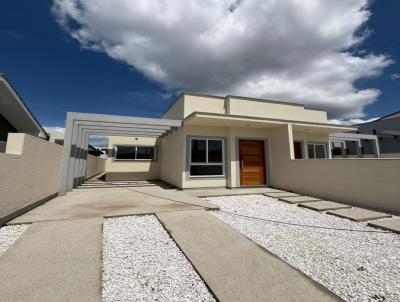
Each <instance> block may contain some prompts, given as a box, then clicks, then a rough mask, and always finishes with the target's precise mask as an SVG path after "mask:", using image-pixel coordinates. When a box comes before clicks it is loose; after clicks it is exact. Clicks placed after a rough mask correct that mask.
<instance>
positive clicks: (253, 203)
mask: <svg viewBox="0 0 400 302" xmlns="http://www.w3.org/2000/svg"><path fill="white" fill-rule="evenodd" d="M207 200H209V201H210V202H212V203H214V204H217V205H219V206H220V207H221V210H224V211H229V212H236V213H239V214H243V215H247V216H253V217H260V218H263V219H271V220H279V221H285V222H290V223H300V224H308V225H315V226H317V225H318V226H325V227H335V228H346V229H356V230H366V231H367V230H368V231H377V229H374V228H371V227H367V226H366V224H365V223H356V222H352V221H350V220H347V219H342V218H338V217H335V216H332V215H327V214H325V213H318V212H315V211H312V210H308V209H304V208H300V207H298V206H296V205H290V204H286V203H284V202H280V201H278V200H277V199H274V198H270V197H266V196H263V195H247V196H229V197H228V196H227V197H215V198H208V199H207ZM212 213H214V215H216V216H217V217H219V218H220V219H222V220H223V221H225V222H226V223H228V224H230V225H231V226H232V227H234V228H235V229H237V230H238V231H240V232H242V233H243V234H245V235H246V236H248V237H249V238H251V239H252V240H254V241H255V242H257V243H258V244H260V245H262V246H264V247H265V248H267V249H268V250H269V251H271V252H272V253H274V254H276V255H277V256H279V257H280V258H281V259H283V260H285V261H286V262H288V263H289V264H291V265H292V266H294V267H296V268H297V269H299V270H301V271H302V272H304V273H305V274H306V275H308V276H310V277H311V278H312V279H314V280H316V281H317V282H319V283H321V284H322V285H324V286H325V287H327V288H328V289H330V290H331V291H332V292H334V293H336V294H337V295H338V296H340V297H342V298H343V299H345V300H347V301H351V302H353V301H385V302H389V301H393V302H394V301H400V235H398V234H393V233H359V232H347V231H337V230H323V229H315V228H305V227H299V226H290V225H283V224H277V223H267V222H263V221H257V220H250V219H247V218H243V217H239V216H233V215H230V214H227V213H223V212H219V211H216V212H212Z"/></svg>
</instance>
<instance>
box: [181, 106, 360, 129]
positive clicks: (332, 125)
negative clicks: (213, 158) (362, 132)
mask: <svg viewBox="0 0 400 302" xmlns="http://www.w3.org/2000/svg"><path fill="white" fill-rule="evenodd" d="M197 115H209V116H211V117H225V118H226V117H228V118H229V117H230V118H242V119H248V120H254V121H260V122H269V121H271V122H279V123H285V124H295V125H311V126H325V127H330V126H331V127H334V128H342V129H344V130H347V131H356V130H357V128H354V127H348V126H343V125H337V124H330V123H314V122H303V121H296V120H282V119H274V118H262V117H250V116H245V115H226V114H221V113H209V112H199V111H195V112H192V113H191V114H190V115H188V116H187V117H186V118H185V119H184V120H183V123H185V122H187V121H188V120H190V119H192V118H194V117H196V116H197Z"/></svg>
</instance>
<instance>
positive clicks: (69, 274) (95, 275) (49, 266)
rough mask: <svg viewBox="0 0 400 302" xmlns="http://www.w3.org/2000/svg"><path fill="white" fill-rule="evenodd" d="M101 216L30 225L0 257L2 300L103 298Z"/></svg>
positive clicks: (48, 300)
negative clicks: (99, 217)
mask: <svg viewBox="0 0 400 302" xmlns="http://www.w3.org/2000/svg"><path fill="white" fill-rule="evenodd" d="M102 243H103V235H102V219H98V218H95V219H75V220H68V221H57V222H38V223H34V224H32V225H31V226H30V227H29V228H28V229H27V230H26V231H25V233H23V234H22V236H21V237H20V238H19V239H18V240H17V242H16V243H15V244H14V245H12V246H11V247H10V248H9V249H8V250H7V251H6V252H5V253H4V254H3V255H2V256H1V257H0V272H1V274H0V300H1V301H10V302H11V301H18V302H25V301H29V302H35V301H38V302H39V301H40V302H57V301H60V302H61V301H62V302H64V301H101V286H102V276H101V272H102Z"/></svg>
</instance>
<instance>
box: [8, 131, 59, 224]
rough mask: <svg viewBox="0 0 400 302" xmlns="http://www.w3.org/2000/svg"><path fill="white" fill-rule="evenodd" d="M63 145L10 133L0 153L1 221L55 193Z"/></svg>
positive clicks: (22, 134)
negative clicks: (4, 148) (5, 146)
mask: <svg viewBox="0 0 400 302" xmlns="http://www.w3.org/2000/svg"><path fill="white" fill-rule="evenodd" d="M62 159H63V147H62V146H60V145H57V144H54V143H50V142H47V141H45V140H43V139H40V138H37V137H34V136H30V135H28V134H24V133H10V134H9V135H8V142H7V148H6V153H0V179H1V181H0V192H1V196H0V224H1V220H2V219H3V218H4V217H5V216H7V215H10V214H11V213H13V212H15V211H18V210H20V209H22V208H24V207H27V206H29V205H32V204H34V203H35V202H38V201H40V200H43V199H46V198H48V197H50V196H52V195H53V194H56V193H57V192H58V189H59V185H60V175H61V165H62Z"/></svg>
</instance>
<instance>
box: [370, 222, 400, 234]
mask: <svg viewBox="0 0 400 302" xmlns="http://www.w3.org/2000/svg"><path fill="white" fill-rule="evenodd" d="M368 225H369V226H372V227H375V228H380V229H383V230H387V231H391V232H394V233H397V234H400V219H399V218H388V219H381V220H376V221H373V222H369V223H368Z"/></svg>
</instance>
